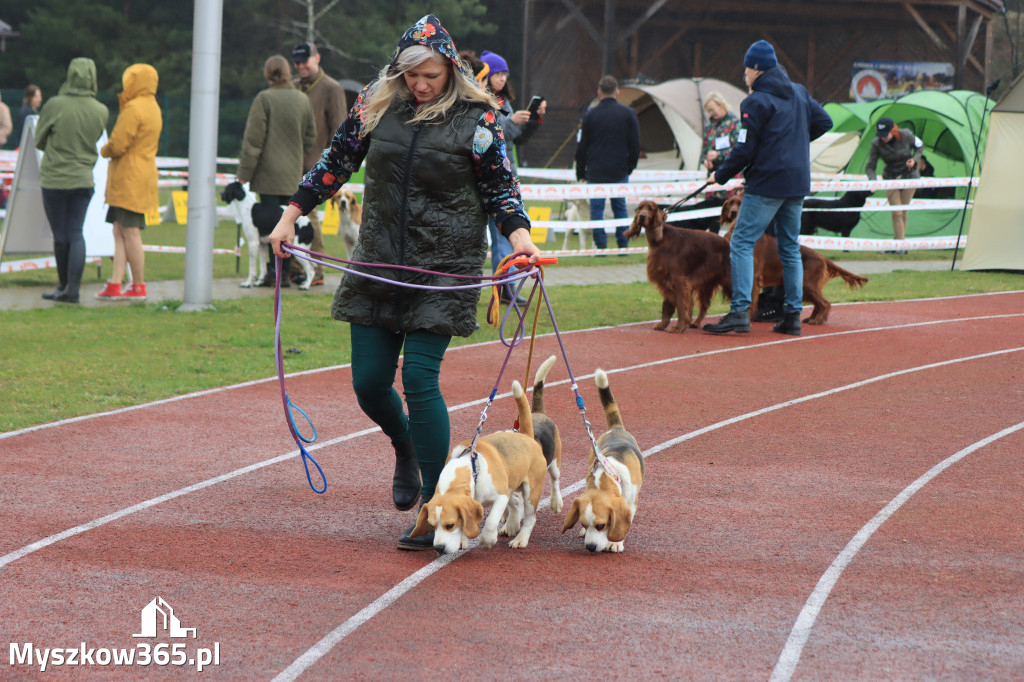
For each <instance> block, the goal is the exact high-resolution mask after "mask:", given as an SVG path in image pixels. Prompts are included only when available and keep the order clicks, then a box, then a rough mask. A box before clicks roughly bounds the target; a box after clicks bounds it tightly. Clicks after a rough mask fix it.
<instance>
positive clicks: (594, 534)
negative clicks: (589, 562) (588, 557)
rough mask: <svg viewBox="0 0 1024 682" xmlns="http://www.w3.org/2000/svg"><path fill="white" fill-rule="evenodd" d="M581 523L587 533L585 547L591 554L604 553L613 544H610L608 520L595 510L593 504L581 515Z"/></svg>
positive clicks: (584, 537)
mask: <svg viewBox="0 0 1024 682" xmlns="http://www.w3.org/2000/svg"><path fill="white" fill-rule="evenodd" d="M602 516H603V518H602ZM580 521H581V522H582V523H583V527H584V528H586V531H587V532H586V533H585V534H584V536H583V544H584V546H586V548H587V549H588V550H590V551H591V552H603V551H605V550H606V549H608V545H610V544H611V543H610V542H608V518H607V516H606V515H600V514H599V513H598V512H597V511H595V510H594V503H593V502H590V503H588V504H587V508H586V509H584V510H583V514H581V515H580Z"/></svg>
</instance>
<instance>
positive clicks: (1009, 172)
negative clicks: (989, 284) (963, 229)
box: [962, 75, 1024, 270]
mask: <svg viewBox="0 0 1024 682" xmlns="http://www.w3.org/2000/svg"><path fill="white" fill-rule="evenodd" d="M986 149H987V151H986V153H985V162H984V165H983V166H982V169H981V179H980V180H979V182H978V191H977V193H976V194H975V195H974V210H973V211H972V212H971V223H970V230H969V231H968V237H967V248H966V249H965V251H964V260H963V264H962V267H963V269H964V270H1024V195H1022V194H1021V191H1020V176H1019V175H1018V173H1020V151H1021V149H1024V75H1022V76H1021V77H1020V78H1018V79H1017V80H1015V81H1014V82H1013V85H1011V86H1010V89H1009V91H1007V93H1006V94H1005V95H1003V97H1002V99H1000V100H999V103H998V104H996V106H995V107H994V108H993V109H992V115H991V118H990V119H989V124H988V142H987V145H986Z"/></svg>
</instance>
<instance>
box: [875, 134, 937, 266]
mask: <svg viewBox="0 0 1024 682" xmlns="http://www.w3.org/2000/svg"><path fill="white" fill-rule="evenodd" d="M923 155H924V145H923V144H922V143H921V140H920V139H919V138H917V137H916V136H915V135H914V133H912V132H910V131H909V130H903V129H901V128H899V127H897V126H896V123H895V122H893V120H892V119H891V118H880V119H878V123H876V124H875V139H873V140H872V141H871V152H870V153H869V154H868V162H867V166H866V167H865V169H864V172H865V173H867V176H868V179H869V180H874V179H875V178H876V177H878V175H877V172H876V171H877V168H878V159H879V158H881V159H882V161H884V162H885V168H883V169H882V178H883V179H885V180H895V179H897V178H919V177H921V157H922V156H923ZM914 189H915V188H914V187H905V188H903V189H887V190H885V196H886V198H887V199H888V200H889V205H890V206H906V205H907V204H909V203H910V200H911V199H913V198H914ZM892 235H893V237H895V238H896V239H903V238H905V237H906V236H907V212H906V211H893V213H892ZM896 253H906V251H897V252H896Z"/></svg>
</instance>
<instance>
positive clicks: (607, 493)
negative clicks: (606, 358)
mask: <svg viewBox="0 0 1024 682" xmlns="http://www.w3.org/2000/svg"><path fill="white" fill-rule="evenodd" d="M594 383H595V384H597V389H598V393H599V394H600V396H601V406H602V407H604V418H605V422H606V424H607V425H608V430H607V431H605V432H604V433H603V434H601V437H600V438H598V439H597V447H598V448H600V451H601V455H602V457H604V461H605V462H606V463H607V466H608V469H605V466H604V465H603V464H601V463H600V461H598V462H597V463H596V464H595V460H596V459H597V458H596V457H595V455H594V449H593V448H591V450H590V459H589V461H590V473H589V474H588V475H587V489H586V490H584V491H583V492H582V493H581V494H580V496H579V497H577V498H576V499H575V500H573V501H572V504H571V505H569V511H568V513H567V514H566V515H565V522H564V523H563V524H562V532H563V533H564V532H565V531H567V530H569V529H570V528H572V527H573V526H575V525H576V524H577V523H580V524H582V526H583V528H582V530H581V531H580V535H581V536H583V544H584V545H585V546H586V548H587V549H588V550H590V551H591V552H604V551H609V552H621V551H623V549H625V545H624V543H625V540H626V533H628V532H629V529H630V527H631V526H632V525H633V516H634V515H635V514H636V505H637V502H638V498H639V497H640V486H641V485H643V482H644V475H645V474H646V473H647V467H646V465H645V464H644V458H643V453H641V452H640V446H639V445H637V442H636V438H634V437H633V435H632V434H631V433H629V431H626V428H625V427H624V426H623V425H622V413H621V412H619V404H618V403H617V402H616V401H615V397H614V396H612V391H611V388H610V387H609V386H608V375H607V374H606V373H605V372H604V371H603V370H600V369H599V370H597V371H596V372H594Z"/></svg>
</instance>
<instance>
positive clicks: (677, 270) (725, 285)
mask: <svg viewBox="0 0 1024 682" xmlns="http://www.w3.org/2000/svg"><path fill="white" fill-rule="evenodd" d="M643 230H646V231H647V247H648V250H647V279H648V280H650V282H651V284H653V285H654V286H655V287H657V289H658V291H659V292H661V297H662V298H663V299H664V301H663V302H662V304H661V322H659V323H658V324H656V325H655V326H654V328H655V329H657V330H659V331H660V330H663V329H665V328H667V327H668V323H669V322H671V321H672V314H673V313H675V312H676V311H679V318H678V320H677V321H676V325H675V326H674V327H672V329H670V330H669V331H671V332H677V333H681V332H684V331H686V328H687V327H699V326H700V323H701V321H703V320H704V315H706V314H707V312H708V306H710V305H711V297H712V296H714V294H715V291H716V290H718V289H722V294H723V295H724V296H726V297H728V296H730V295H731V294H732V282H731V280H730V278H729V242H727V241H725V240H724V239H722V238H721V237H719V236H718V235H717V234H713V233H711V232H703V231H698V230H688V229H685V228H680V227H672V226H671V225H666V224H665V213H664V212H663V211H662V210H661V209H660V208H658V205H657V204H655V203H654V202H653V201H641V202H640V205H639V206H637V208H636V214H635V215H634V216H633V224H632V225H630V226H629V229H628V230H626V233H625V235H626V237H627V238H629V239H632V238H634V237H639V236H640V232H641V231H643ZM695 296H696V297H697V299H698V302H699V306H700V307H699V308H698V312H697V319H696V320H694V319H693V317H692V315H693V299H694V297H695Z"/></svg>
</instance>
